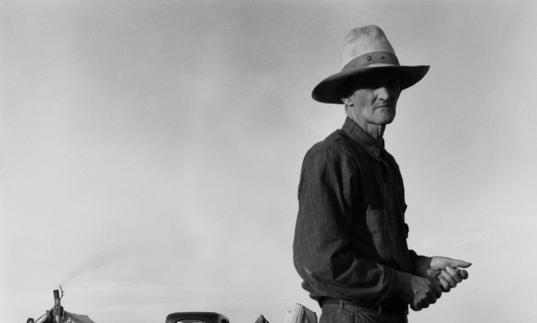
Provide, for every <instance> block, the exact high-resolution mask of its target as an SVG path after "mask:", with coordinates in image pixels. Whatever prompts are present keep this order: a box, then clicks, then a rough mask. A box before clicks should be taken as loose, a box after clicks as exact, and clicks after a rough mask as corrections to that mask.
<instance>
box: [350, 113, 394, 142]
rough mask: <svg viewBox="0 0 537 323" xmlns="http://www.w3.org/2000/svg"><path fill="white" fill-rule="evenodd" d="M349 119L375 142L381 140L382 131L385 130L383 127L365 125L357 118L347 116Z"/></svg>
mask: <svg viewBox="0 0 537 323" xmlns="http://www.w3.org/2000/svg"><path fill="white" fill-rule="evenodd" d="M349 118H350V119H351V120H352V121H354V122H355V123H356V124H357V125H358V126H360V128H362V129H363V130H364V131H365V132H366V133H367V134H368V135H370V136H371V137H372V138H374V139H375V140H381V139H382V137H383V136H384V130H386V126H385V125H382V126H381V125H376V124H371V123H366V122H364V121H362V120H360V119H358V118H353V116H351V115H349Z"/></svg>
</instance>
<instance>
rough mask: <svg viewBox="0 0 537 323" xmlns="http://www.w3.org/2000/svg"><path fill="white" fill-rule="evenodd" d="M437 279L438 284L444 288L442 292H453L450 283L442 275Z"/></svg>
mask: <svg viewBox="0 0 537 323" xmlns="http://www.w3.org/2000/svg"><path fill="white" fill-rule="evenodd" d="M436 279H437V280H438V282H439V283H440V285H441V286H442V291H443V292H446V293H447V292H449V291H450V290H451V286H450V285H449V282H448V281H447V280H446V279H445V278H444V277H443V276H442V275H438V276H437V277H436Z"/></svg>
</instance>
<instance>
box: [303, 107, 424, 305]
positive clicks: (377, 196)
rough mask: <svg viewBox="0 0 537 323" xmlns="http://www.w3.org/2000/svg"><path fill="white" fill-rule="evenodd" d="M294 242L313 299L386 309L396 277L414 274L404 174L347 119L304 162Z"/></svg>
mask: <svg viewBox="0 0 537 323" xmlns="http://www.w3.org/2000/svg"><path fill="white" fill-rule="evenodd" d="M298 202H299V210H298V216H297V222H296V228H295V238H294V243H293V256H294V263H295V267H296V269H297V271H298V273H299V274H300V276H301V277H302V278H303V280H304V281H303V284H302V286H303V287H304V288H305V289H306V290H307V291H309V292H310V295H311V297H312V298H314V299H317V300H322V299H324V298H334V299H343V300H349V301H353V300H354V301H365V302H370V303H372V304H381V303H384V302H386V301H387V300H388V299H390V298H391V296H392V294H393V293H392V287H393V281H394V270H399V271H406V272H412V271H413V258H414V257H416V254H415V253H414V252H413V251H409V249H408V247H407V243H406V238H407V236H408V226H407V225H406V223H405V219H404V212H405V209H406V204H405V199H404V188H403V181H402V178H401V174H400V172H399V167H398V166H397V164H396V162H395V160H394V158H393V157H392V156H391V155H390V154H389V153H388V152H387V151H386V150H384V142H383V141H382V140H380V141H379V140H375V139H374V138H373V137H371V136H369V134H367V133H366V132H365V131H364V130H362V128H360V127H359V126H358V125H357V124H356V123H355V122H353V121H352V120H350V119H348V118H347V119H346V120H345V123H344V125H343V127H342V129H339V130H336V131H335V132H333V133H332V134H331V135H330V136H328V137H327V138H326V139H325V140H323V141H322V142H320V143H317V144H315V145H314V146H313V147H312V148H311V149H310V150H309V151H308V152H307V153H306V156H305V157H304V162H303V164H302V171H301V175H300V183H299V187H298Z"/></svg>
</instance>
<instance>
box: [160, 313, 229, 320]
mask: <svg viewBox="0 0 537 323" xmlns="http://www.w3.org/2000/svg"><path fill="white" fill-rule="evenodd" d="M166 323H229V319H228V318H227V317H226V316H225V315H222V314H220V313H215V312H177V313H170V314H168V316H167V317H166Z"/></svg>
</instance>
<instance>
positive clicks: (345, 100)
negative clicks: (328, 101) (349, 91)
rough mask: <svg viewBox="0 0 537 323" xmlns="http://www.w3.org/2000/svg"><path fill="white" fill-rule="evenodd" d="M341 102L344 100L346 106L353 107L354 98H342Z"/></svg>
mask: <svg viewBox="0 0 537 323" xmlns="http://www.w3.org/2000/svg"><path fill="white" fill-rule="evenodd" d="M341 102H343V104H344V105H345V107H352V100H351V99H350V98H341Z"/></svg>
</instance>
